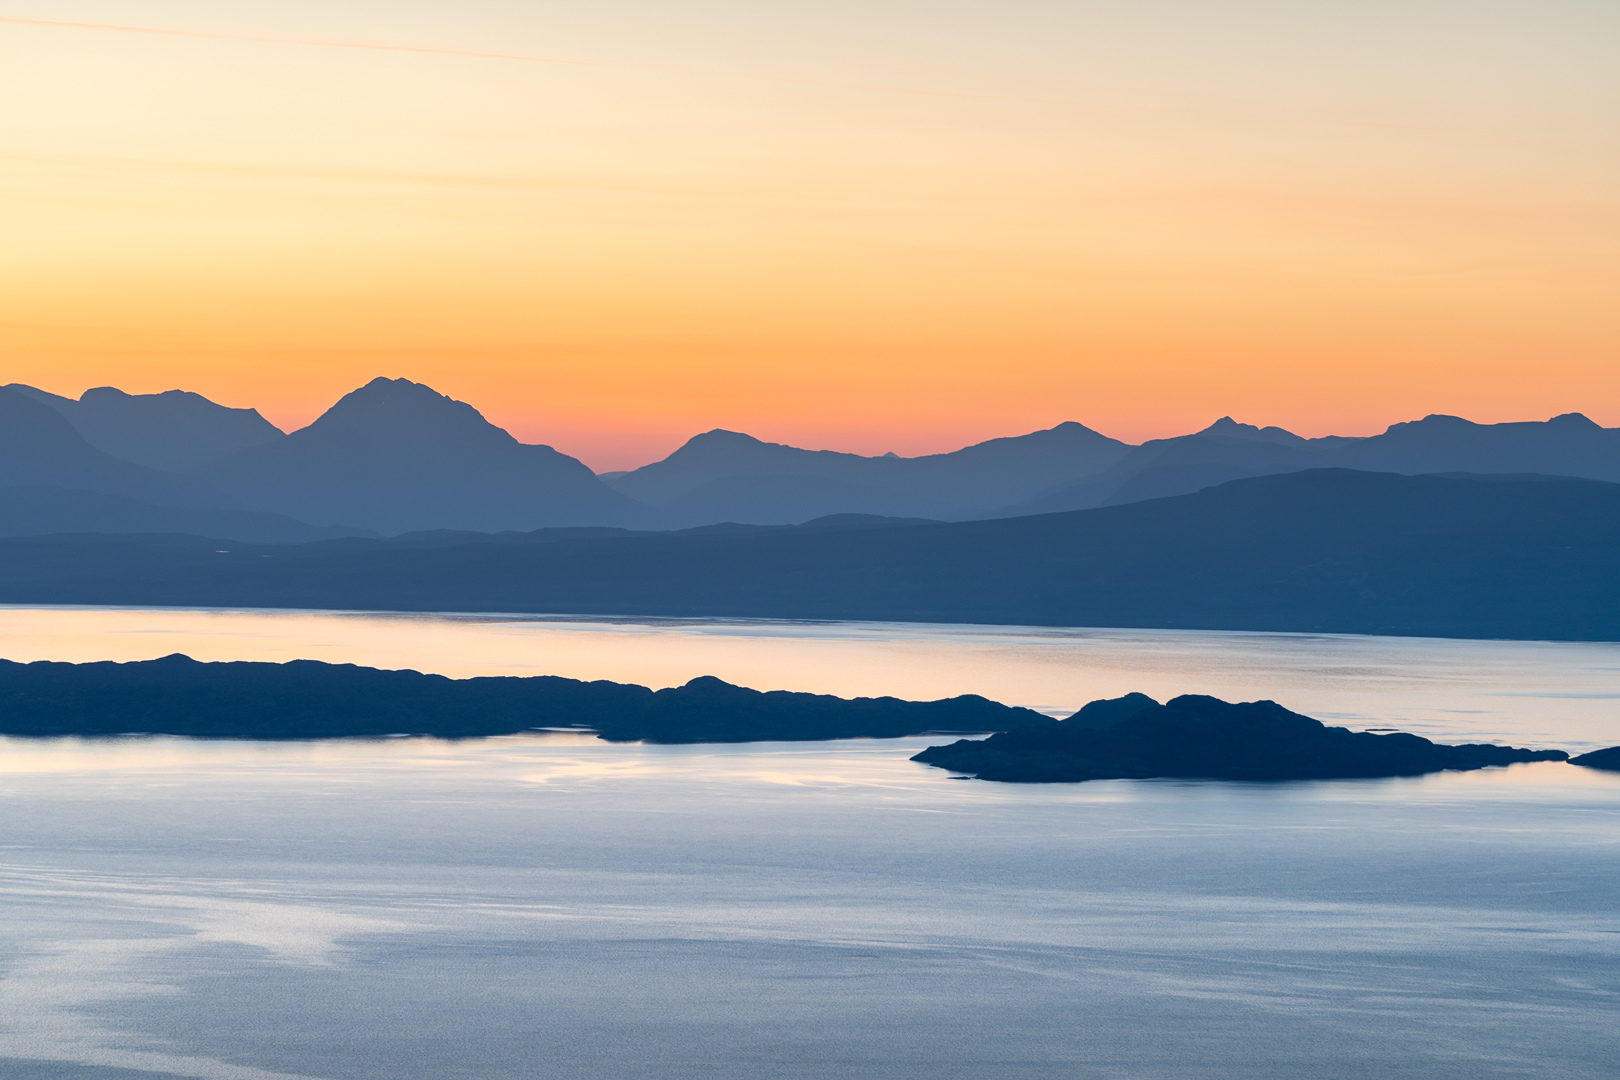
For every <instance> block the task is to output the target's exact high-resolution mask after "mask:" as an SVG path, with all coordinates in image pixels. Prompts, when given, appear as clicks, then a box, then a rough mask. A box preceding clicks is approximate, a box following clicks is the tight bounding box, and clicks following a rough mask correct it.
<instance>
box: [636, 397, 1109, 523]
mask: <svg viewBox="0 0 1620 1080" xmlns="http://www.w3.org/2000/svg"><path fill="white" fill-rule="evenodd" d="M1129 452H1130V447H1129V446H1128V445H1127V444H1125V443H1122V442H1120V441H1118V440H1117V439H1110V438H1108V437H1107V436H1106V435H1101V434H1099V433H1097V432H1095V431H1092V430H1091V429H1090V428H1088V427H1085V426H1084V425H1082V424H1078V423H1074V422H1072V421H1071V422H1068V423H1063V424H1059V425H1058V426H1057V427H1054V428H1050V429H1048V430H1045V431H1036V432H1032V433H1031V434H1028V435H1020V436H1013V437H1009V438H1002V439H991V440H990V441H988V442H982V443H977V444H975V445H973V446H968V447H965V448H963V449H961V450H956V451H953V452H951V453H947V454H930V455H927V456H924V457H915V458H902V457H898V456H896V455H893V454H885V455H882V456H880V457H862V456H861V455H859V454H846V453H840V452H838V451H833V450H801V449H799V448H798V447H794V446H784V445H782V444H780V443H768V442H763V441H761V440H759V439H756V438H754V437H753V436H751V435H744V434H742V433H740V432H735V431H726V430H724V429H720V428H717V429H715V430H713V431H708V432H705V433H703V434H702V435H695V436H693V437H692V438H691V439H689V440H687V442H686V443H685V444H684V445H683V446H682V447H681V448H680V449H679V450H676V451H675V452H674V453H673V454H671V455H670V456H669V457H667V458H665V459H664V460H662V461H658V462H654V463H653V464H651V465H646V466H643V467H642V468H640V469H636V470H634V471H632V472H629V473H625V474H623V475H620V476H616V477H614V478H613V479H612V480H611V481H609V483H610V486H612V487H613V488H614V489H615V490H617V491H621V492H623V493H625V494H626V495H629V496H631V497H632V498H636V499H639V500H640V501H642V502H644V503H646V504H648V505H650V506H653V507H656V508H658V509H660V510H662V511H663V512H664V516H665V520H666V522H667V524H669V525H670V526H671V527H676V528H680V527H684V526H690V525H696V524H703V523H706V522H709V521H738V522H745V523H748V524H756V525H786V524H796V523H798V522H800V521H805V520H808V519H810V518H813V517H822V516H825V515H827V514H835V513H865V514H881V515H885V516H890V517H929V518H940V519H947V520H955V519H962V518H971V517H986V516H989V514H991V513H993V512H994V511H995V510H996V509H997V508H998V507H1000V506H1003V505H1005V504H1006V503H1007V502H1009V501H1010V500H1012V499H1014V498H1017V497H1020V496H1029V495H1033V494H1035V493H1037V492H1040V491H1043V490H1045V489H1047V488H1049V487H1051V486H1053V485H1054V484H1058V483H1061V482H1063V481H1065V480H1070V479H1073V478H1075V477H1080V476H1090V475H1093V474H1095V473H1098V472H1101V471H1103V470H1104V469H1106V468H1108V467H1109V466H1110V465H1112V464H1114V463H1115V462H1116V461H1118V460H1119V459H1121V458H1123V457H1124V456H1125V455H1126V454H1128V453H1129Z"/></svg>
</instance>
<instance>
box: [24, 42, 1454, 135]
mask: <svg viewBox="0 0 1620 1080" xmlns="http://www.w3.org/2000/svg"><path fill="white" fill-rule="evenodd" d="M0 25H10V26H32V27H39V28H42V29H55V30H91V31H103V32H108V33H119V34H142V35H147V36H152V37H177V38H190V39H194V40H201V41H237V42H249V43H256V44H262V45H297V46H305V47H309V48H325V49H358V50H362V51H371V52H390V53H406V54H414V55H420V56H449V57H463V58H468V59H474V60H503V61H508V62H514V63H527V64H549V65H554V66H559V67H580V68H597V69H600V70H608V71H637V72H643V73H648V74H663V75H683V74H700V75H707V76H715V77H719V78H724V79H740V80H744V81H747V82H755V83H772V84H775V85H778V86H803V87H815V88H818V89H822V90H842V91H845V92H850V93H857V94H884V95H889V96H895V97H919V98H935V99H943V100H954V101H982V102H1000V103H1004V104H1017V105H1051V106H1058V107H1060V108H1064V109H1071V110H1080V111H1084V112H1090V113H1096V114H1108V115H1135V116H1155V115H1165V114H1178V113H1182V112H1185V111H1186V109H1187V107H1188V104H1189V103H1182V104H1181V105H1178V106H1148V105H1127V106H1122V105H1118V104H1110V105H1105V106H1103V105H1097V104H1095V103H1085V102H1078V101H1073V100H1070V99H1066V98H1053V97H1042V96H1038V95H1028V94H984V93H975V92H973V91H964V90H920V89H915V88H912V87H904V86H884V85H881V84H877V83H850V82H839V81H836V80H831V79H804V78H794V77H791V76H781V75H759V74H753V73H748V72H736V71H729V72H728V71H712V70H706V69H697V68H679V67H667V66H662V65H650V64H627V63H615V62H612V61H606V60H584V59H576V58H570V57H558V56H541V55H538V54H533V53H508V52H495V51H491V50H483V49H451V48H441V47H436V46H430V45H391V44H386V43H381V42H370V41H344V40H337V39H330V38H301V37H289V36H280V35H273V34H229V33H224V32H221V31H213V30H179V29H171V28H168V27H157V26H132V25H128V24H124V23H91V22H73V21H68V20H63V19H22V18H14V17H9V16H0ZM1211 104H1214V105H1216V107H1217V111H1220V112H1225V111H1228V110H1229V109H1230V108H1233V107H1236V108H1238V109H1240V110H1241V111H1244V112H1247V113H1251V114H1252V113H1253V111H1254V103H1252V102H1243V101H1232V100H1225V101H1223V100H1220V99H1218V98H1203V99H1201V100H1200V102H1199V104H1198V106H1195V110H1196V109H1198V108H1199V106H1201V107H1202V109H1203V110H1207V109H1208V107H1209V106H1210V105H1211ZM1269 119H1270V120H1272V121H1273V122H1275V121H1276V120H1279V119H1280V120H1282V121H1283V122H1285V123H1291V124H1297V123H1305V124H1308V125H1312V126H1327V127H1346V128H1367V129H1383V130H1391V131H1410V132H1423V133H1429V134H1449V135H1458V134H1468V135H1475V134H1478V133H1477V132H1471V131H1463V130H1461V129H1458V128H1454V127H1447V126H1438V125H1429V124H1410V123H1399V122H1390V121H1381V120H1354V119H1340V118H1333V117H1321V116H1316V117H1307V116H1285V117H1270V118H1269Z"/></svg>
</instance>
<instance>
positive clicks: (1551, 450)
mask: <svg viewBox="0 0 1620 1080" xmlns="http://www.w3.org/2000/svg"><path fill="white" fill-rule="evenodd" d="M1330 456H1331V458H1332V461H1331V463H1332V464H1334V465H1339V466H1342V467H1344V468H1347V469H1368V470H1374V471H1378V472H1399V473H1448V472H1461V473H1540V474H1542V475H1547V476H1579V477H1584V478H1586V479H1588V480H1610V481H1620V428H1604V427H1599V426H1598V425H1597V424H1595V423H1593V422H1592V421H1591V420H1588V419H1587V418H1586V417H1584V416H1582V415H1581V414H1580V413H1565V414H1564V415H1563V416H1555V417H1553V418H1552V419H1551V420H1547V421H1543V422H1541V423H1512V424H1475V423H1473V422H1471V421H1468V420H1464V419H1462V418H1461V417H1458V416H1438V415H1436V416H1426V417H1424V418H1423V419H1422V420H1416V421H1413V422H1411V423H1407V424H1393V425H1391V426H1390V427H1389V428H1388V430H1386V431H1385V432H1384V433H1383V434H1382V435H1375V436H1373V437H1372V438H1369V439H1360V440H1357V441H1355V442H1354V443H1350V444H1346V445H1342V446H1338V447H1334V448H1332V450H1331V455H1330Z"/></svg>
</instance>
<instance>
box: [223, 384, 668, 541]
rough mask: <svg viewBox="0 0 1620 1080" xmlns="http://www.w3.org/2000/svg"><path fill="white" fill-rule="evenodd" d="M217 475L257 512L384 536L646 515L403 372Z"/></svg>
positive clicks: (619, 521)
mask: <svg viewBox="0 0 1620 1080" xmlns="http://www.w3.org/2000/svg"><path fill="white" fill-rule="evenodd" d="M214 478H215V479H216V480H217V481H218V482H219V483H221V484H222V485H223V486H225V487H227V488H228V489H229V490H230V491H231V492H233V493H234V494H236V495H237V496H238V497H239V498H240V499H241V501H242V503H243V504H244V505H248V506H252V507H255V508H256V509H261V510H269V511H272V512H275V513H280V514H286V515H289V516H291V517H295V518H299V519H301V520H304V521H309V522H314V523H317V524H322V525H329V524H332V525H348V526H357V527H360V528H365V529H372V530H375V531H377V532H380V533H384V534H394V533H402V532H409V531H413V530H423V529H470V530H476V531H480V532H498V531H501V530H507V529H522V530H527V529H538V528H544V527H548V526H560V525H608V526H614V525H628V524H635V523H640V522H642V521H643V520H644V519H645V516H646V511H645V510H644V508H642V507H639V506H638V505H637V504H636V503H635V502H633V501H632V500H630V499H628V498H626V497H625V496H623V495H621V494H619V493H617V492H614V491H611V490H609V489H608V488H607V487H606V486H605V485H604V484H603V483H602V482H601V481H600V480H598V479H597V478H596V475H595V474H594V473H592V472H591V471H590V469H588V468H586V467H585V466H584V465H583V464H581V463H580V462H579V461H577V460H576V459H574V458H571V457H569V456H567V455H566V454H560V453H558V452H557V451H555V450H553V449H552V448H551V447H549V446H529V445H525V444H523V443H520V442H518V441H517V440H516V439H514V438H513V437H512V436H511V435H509V434H508V433H507V432H505V431H503V430H502V429H500V428H498V427H496V426H495V425H494V424H491V423H490V422H489V421H487V420H485V419H484V417H483V415H482V414H481V413H479V412H478V410H477V409H474V408H473V407H472V406H471V405H468V404H466V403H464V402H460V401H455V400H453V399H451V398H448V397H445V396H444V395H443V394H440V393H438V392H437V391H435V390H433V389H431V388H430V387H427V386H423V385H421V384H420V383H414V382H411V381H409V380H407V379H386V378H378V379H373V380H372V381H371V382H369V383H367V384H366V385H365V386H363V387H361V388H360V389H358V390H355V391H353V392H351V393H349V394H346V395H344V397H343V398H342V399H341V400H339V401H338V402H337V404H335V405H333V406H332V407H331V408H330V409H328V410H327V411H326V412H325V413H323V414H322V415H321V417H320V418H319V419H317V420H316V421H315V422H314V423H313V424H311V425H310V426H309V427H306V428H303V429H302V430H299V431H295V432H292V433H291V434H289V435H287V436H286V437H285V438H283V439H279V440H277V441H275V442H271V443H268V444H266V445H263V446H257V447H253V448H250V449H247V450H244V451H240V452H239V453H237V454H236V455H235V456H233V457H232V458H231V459H229V461H228V462H227V463H225V464H224V466H223V467H221V468H220V469H219V470H218V471H217V472H216V473H215V474H214Z"/></svg>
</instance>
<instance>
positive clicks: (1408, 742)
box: [911, 694, 1607, 783]
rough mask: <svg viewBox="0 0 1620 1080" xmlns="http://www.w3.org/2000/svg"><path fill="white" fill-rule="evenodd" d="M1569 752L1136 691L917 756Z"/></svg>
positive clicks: (1115, 768)
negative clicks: (1356, 728)
mask: <svg viewBox="0 0 1620 1080" xmlns="http://www.w3.org/2000/svg"><path fill="white" fill-rule="evenodd" d="M1600 753H1607V751H1601V752H1600ZM1568 757H1569V755H1568V754H1566V753H1565V752H1564V751H1562V750H1522V749H1518V748H1516V747H1511V746H1493V745H1483V744H1470V745H1466V746H1445V745H1441V744H1438V743H1433V742H1430V741H1429V740H1428V739H1424V738H1420V737H1419V736H1417V735H1408V734H1401V733H1397V734H1390V735H1376V734H1373V733H1371V732H1364V731H1363V732H1353V731H1350V730H1348V729H1346V728H1342V727H1329V726H1327V725H1326V724H1323V723H1322V722H1321V721H1319V720H1313V719H1311V718H1310V717H1308V716H1301V715H1300V714H1299V713H1295V712H1290V711H1289V710H1287V709H1285V708H1283V707H1282V706H1281V705H1278V704H1277V703H1276V702H1274V701H1248V702H1241V703H1232V702H1228V701H1222V700H1220V699H1219V698H1214V697H1206V696H1203V695H1199V694H1187V695H1184V696H1182V697H1178V698H1174V699H1172V700H1171V701H1169V702H1168V703H1166V704H1163V705H1161V704H1159V703H1158V702H1157V701H1154V700H1153V699H1152V698H1149V697H1148V696H1147V695H1145V694H1132V695H1129V696H1128V697H1125V698H1114V699H1111V700H1106V701H1100V702H1092V703H1091V704H1090V705H1087V706H1086V707H1085V708H1084V709H1081V710H1080V711H1079V712H1078V713H1076V714H1075V715H1074V716H1073V717H1070V718H1069V719H1067V720H1063V721H1059V722H1058V723H1054V724H1045V725H1041V726H1039V727H1027V728H1018V729H1016V730H1013V731H1006V732H1001V733H998V734H995V735H992V736H990V737H989V738H987V739H962V740H959V741H957V742H954V743H951V744H950V745H948V746H930V747H929V748H928V749H926V750H924V751H923V752H922V753H920V754H917V755H916V756H914V757H913V758H912V759H911V760H913V761H921V762H924V763H926V764H929V765H934V766H938V767H939V768H942V769H949V770H951V771H952V772H956V773H959V774H962V775H965V776H972V777H977V778H979V779H981V780H1002V781H1011V782H1016V783H1071V782H1075V781H1082V780H1127V779H1130V780H1138V779H1153V778H1160V777H1164V778H1184V779H1204V780H1329V779H1345V778H1353V777H1386V776H1419V775H1422V774H1424V773H1432V772H1440V771H1442V770H1447V769H1480V768H1484V767H1486V766H1490V765H1508V764H1511V763H1513V762H1519V761H1564V760H1567V759H1568ZM1600 767H1601V766H1600Z"/></svg>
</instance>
